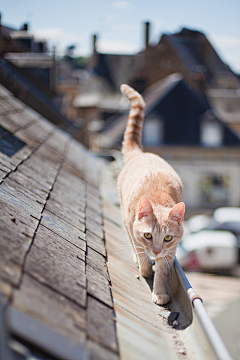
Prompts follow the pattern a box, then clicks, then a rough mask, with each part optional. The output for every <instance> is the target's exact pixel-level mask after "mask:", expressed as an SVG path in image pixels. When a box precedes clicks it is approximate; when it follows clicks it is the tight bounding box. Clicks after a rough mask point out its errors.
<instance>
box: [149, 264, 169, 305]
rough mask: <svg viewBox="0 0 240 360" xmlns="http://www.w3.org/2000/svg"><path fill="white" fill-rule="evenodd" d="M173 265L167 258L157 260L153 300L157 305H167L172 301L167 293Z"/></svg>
mask: <svg viewBox="0 0 240 360" xmlns="http://www.w3.org/2000/svg"><path fill="white" fill-rule="evenodd" d="M170 268H171V264H169V262H168V261H167V260H166V259H165V258H156V259H155V275H154V281H153V293H152V300H153V302H154V303H155V304H158V305H165V304H167V303H168V302H169V301H170V297H169V295H168V294H167V291H166V283H167V280H168V275H169V271H170Z"/></svg>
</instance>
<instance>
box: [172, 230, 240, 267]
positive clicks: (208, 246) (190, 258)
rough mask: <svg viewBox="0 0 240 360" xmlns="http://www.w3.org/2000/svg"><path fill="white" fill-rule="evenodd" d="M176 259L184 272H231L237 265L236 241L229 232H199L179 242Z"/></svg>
mask: <svg viewBox="0 0 240 360" xmlns="http://www.w3.org/2000/svg"><path fill="white" fill-rule="evenodd" d="M177 259H178V261H179V263H180V265H181V266H182V267H183V268H184V269H186V270H205V271H214V272H215V271H217V272H219V271H231V270H233V269H234V268H235V267H236V265H237V264H238V239H237V237H236V236H235V235H234V234H233V233H232V232H230V231H222V230H200V231H199V232H196V233H191V234H189V235H187V236H186V237H185V238H184V239H183V240H182V241H181V243H180V246H179V248H178V249H177Z"/></svg>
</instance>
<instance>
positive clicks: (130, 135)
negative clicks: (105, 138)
mask: <svg viewBox="0 0 240 360" xmlns="http://www.w3.org/2000/svg"><path fill="white" fill-rule="evenodd" d="M121 92H122V94H124V95H125V96H126V97H127V98H128V99H129V100H130V103H131V109H130V112H129V117H128V122H127V126H126V129H125V132H124V138H123V143H122V154H123V157H124V160H125V162H126V161H127V160H128V159H129V158H131V157H132V156H134V155H137V154H139V152H142V125H143V119H144V108H145V102H144V100H143V98H142V96H141V95H140V94H139V93H138V92H137V91H135V90H134V89H133V88H131V87H130V86H128V85H126V84H122V85H121Z"/></svg>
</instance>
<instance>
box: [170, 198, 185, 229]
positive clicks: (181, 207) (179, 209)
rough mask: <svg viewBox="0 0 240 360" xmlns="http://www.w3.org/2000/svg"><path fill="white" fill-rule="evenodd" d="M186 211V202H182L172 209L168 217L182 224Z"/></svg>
mask: <svg viewBox="0 0 240 360" xmlns="http://www.w3.org/2000/svg"><path fill="white" fill-rule="evenodd" d="M184 213H185V204H184V203H183V202H180V203H178V204H176V205H175V206H174V207H173V208H172V209H171V210H170V212H169V215H168V217H169V219H170V220H175V221H177V222H178V223H179V224H180V223H181V222H182V221H183V219H184Z"/></svg>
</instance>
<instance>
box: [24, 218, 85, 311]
mask: <svg viewBox="0 0 240 360" xmlns="http://www.w3.org/2000/svg"><path fill="white" fill-rule="evenodd" d="M25 271H26V272H27V273H29V274H30V275H32V276H34V277H35V278H36V279H38V280H39V281H40V282H42V283H44V284H46V285H48V286H49V287H51V288H52V289H55V290H56V291H57V292H59V293H61V294H63V295H65V296H66V297H67V298H69V299H72V300H73V301H74V302H76V303H78V304H79V305H81V306H83V307H85V306H86V286H87V284H86V274H85V252H84V251H83V250H81V249H79V248H77V247H76V246H74V245H72V244H71V243H70V242H67V241H65V240H64V239H63V238H61V237H60V236H58V235H56V234H55V233H53V232H52V231H51V230H48V229H47V228H45V227H43V226H41V225H40V227H39V229H38V231H37V234H36V237H35V239H34V243H33V245H32V247H31V250H30V252H29V255H28V256H27V261H26V265H25Z"/></svg>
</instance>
